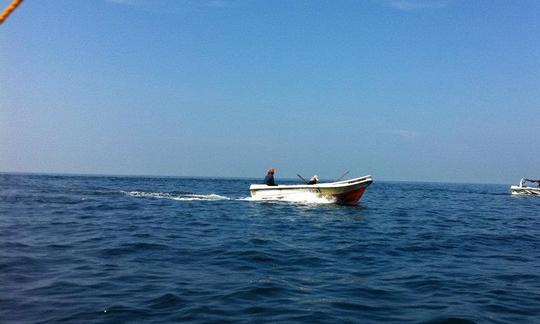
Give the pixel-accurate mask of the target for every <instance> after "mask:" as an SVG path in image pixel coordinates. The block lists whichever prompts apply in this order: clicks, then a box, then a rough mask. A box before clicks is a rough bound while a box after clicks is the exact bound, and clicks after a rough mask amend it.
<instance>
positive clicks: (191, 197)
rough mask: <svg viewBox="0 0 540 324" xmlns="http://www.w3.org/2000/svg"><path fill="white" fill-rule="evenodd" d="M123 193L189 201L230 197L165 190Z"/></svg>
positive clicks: (124, 192) (132, 195)
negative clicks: (174, 192) (177, 192)
mask: <svg viewBox="0 0 540 324" xmlns="http://www.w3.org/2000/svg"><path fill="white" fill-rule="evenodd" d="M122 193H123V194H125V195H128V196H131V197H139V198H157V199H171V200H180V201H190V200H213V201H215V200H230V198H228V197H225V196H220V195H216V194H209V195H197V194H170V193H167V192H145V191H122Z"/></svg>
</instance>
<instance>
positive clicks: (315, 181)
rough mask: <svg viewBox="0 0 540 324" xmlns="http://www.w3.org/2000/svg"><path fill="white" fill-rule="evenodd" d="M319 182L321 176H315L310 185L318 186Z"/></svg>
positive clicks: (310, 180)
mask: <svg viewBox="0 0 540 324" xmlns="http://www.w3.org/2000/svg"><path fill="white" fill-rule="evenodd" d="M317 182H319V176H317V175H314V176H313V177H311V179H309V182H308V184H310V185H312V184H316V183H317Z"/></svg>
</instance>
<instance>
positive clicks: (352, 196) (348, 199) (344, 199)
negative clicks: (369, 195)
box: [335, 186, 367, 205]
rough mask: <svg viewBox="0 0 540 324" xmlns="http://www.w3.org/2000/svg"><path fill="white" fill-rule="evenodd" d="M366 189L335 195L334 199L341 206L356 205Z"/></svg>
mask: <svg viewBox="0 0 540 324" xmlns="http://www.w3.org/2000/svg"><path fill="white" fill-rule="evenodd" d="M366 188H367V186H366V187H362V188H360V189H358V190H355V191H350V192H347V193H345V194H341V195H336V196H335V197H336V198H337V199H338V201H339V202H340V203H342V204H347V205H354V204H357V203H358V201H359V200H360V198H362V195H363V194H364V191H366Z"/></svg>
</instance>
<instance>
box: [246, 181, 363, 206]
mask: <svg viewBox="0 0 540 324" xmlns="http://www.w3.org/2000/svg"><path fill="white" fill-rule="evenodd" d="M372 182H373V179H372V178H371V176H365V177H360V178H355V179H350V180H345V181H338V182H330V183H320V184H315V185H279V186H267V185H257V184H252V185H251V186H250V188H249V190H250V192H251V197H253V198H256V199H267V200H275V199H287V198H289V197H293V196H294V195H298V194H304V193H309V194H315V195H318V196H321V197H327V198H330V199H333V200H335V201H336V202H337V203H340V204H347V205H354V204H357V203H358V201H359V200H360V198H362V195H363V194H364V192H365V191H366V188H367V187H368V186H369V185H370V184H371V183H372Z"/></svg>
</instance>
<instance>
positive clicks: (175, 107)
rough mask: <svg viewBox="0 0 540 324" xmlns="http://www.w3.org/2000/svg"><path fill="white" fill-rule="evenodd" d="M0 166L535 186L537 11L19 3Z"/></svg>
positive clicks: (319, 2) (1, 117)
mask: <svg viewBox="0 0 540 324" xmlns="http://www.w3.org/2000/svg"><path fill="white" fill-rule="evenodd" d="M1 29H2V30H1V31H0V64H1V66H2V70H1V71H0V89H2V91H0V170H7V171H12V172H38V173H43V172H46V173H50V172H52V173H68V174H70V173H79V174H128V175H139V174H143V175H144V174H156V175H173V176H175V175H176V176H188V177H189V176H205V175H207V176H209V177H216V176H219V177H249V178H257V177H262V176H264V173H265V170H266V169H267V168H269V167H275V168H277V170H278V173H277V176H278V177H283V178H290V179H293V178H295V177H296V173H300V174H305V175H306V176H310V175H313V174H318V175H319V176H321V177H322V178H328V179H331V178H334V177H339V176H340V175H341V174H342V173H343V172H344V171H345V170H349V171H350V174H351V175H352V176H361V175H365V174H371V175H373V176H374V177H375V179H389V180H395V181H427V182H457V183H505V184H510V183H516V182H517V181H519V179H520V178H521V177H524V176H525V177H534V178H540V168H539V163H538V158H537V157H538V156H540V137H538V136H535V134H536V133H537V129H538V125H540V113H539V112H540V86H539V85H540V2H538V1H533V0H524V1H519V2H496V3H494V2H492V1H459V0H441V1H438V0H437V1H428V0H400V1H393V0H366V1H353V0H338V1H323V0H313V1H287V0H277V1H272V2H266V1H259V0H255V1H252V0H250V1H248V0H220V1H212V0H200V1H188V0H186V1H171V0H156V1H152V2H149V1H145V0H122V1H118V0H97V1H65V0H62V1H54V2H40V1H25V2H24V3H23V4H22V5H21V6H20V7H19V8H18V9H17V11H16V12H15V13H14V14H13V15H12V16H11V17H10V18H9V20H8V21H6V23H5V24H3V25H2V27H1Z"/></svg>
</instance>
